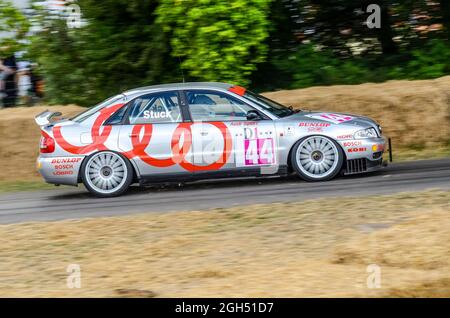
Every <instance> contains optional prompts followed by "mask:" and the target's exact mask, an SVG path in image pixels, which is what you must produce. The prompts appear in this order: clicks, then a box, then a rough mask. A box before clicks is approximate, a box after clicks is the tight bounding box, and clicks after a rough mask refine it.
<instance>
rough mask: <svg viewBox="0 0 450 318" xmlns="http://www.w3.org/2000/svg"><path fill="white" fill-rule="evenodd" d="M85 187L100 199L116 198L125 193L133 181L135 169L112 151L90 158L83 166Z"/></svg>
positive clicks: (82, 174)
mask: <svg viewBox="0 0 450 318" xmlns="http://www.w3.org/2000/svg"><path fill="white" fill-rule="evenodd" d="M81 179H82V180H83V184H84V185H85V187H86V188H87V189H88V190H89V192H91V193H92V194H94V195H95V196H98V197H114V196H118V195H121V194H122V193H124V192H125V191H126V190H127V189H128V187H129V186H130V184H131V182H132V180H133V167H132V166H131V164H130V162H129V161H128V160H127V159H126V158H124V157H122V156H121V155H120V154H118V153H115V152H112V151H104V152H98V153H95V154H93V155H91V156H89V157H88V158H87V159H86V160H85V161H84V162H83V165H82V166H81Z"/></svg>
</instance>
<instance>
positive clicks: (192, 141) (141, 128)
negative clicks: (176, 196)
mask: <svg viewBox="0 0 450 318" xmlns="http://www.w3.org/2000/svg"><path fill="white" fill-rule="evenodd" d="M191 91H194V92H195V91H200V92H212V93H214V92H219V93H220V94H226V95H227V96H230V98H232V99H233V100H234V101H236V102H237V103H238V104H240V103H243V104H245V106H243V107H245V108H246V109H247V110H248V109H254V110H256V111H257V112H258V113H259V114H263V116H264V119H261V120H217V121H216V120H213V121H204V120H202V121H195V120H192V117H191V116H190V112H191V111H193V108H192V107H191V106H192V105H191V104H190V103H189V100H188V99H187V98H186V96H187V95H186V92H191ZM161 92H174V93H176V94H177V96H178V98H179V100H178V102H179V104H180V105H179V109H180V113H179V114H178V118H176V119H174V120H173V121H174V122H164V123H149V124H146V123H144V124H130V123H125V122H124V121H122V122H121V123H119V124H105V122H106V121H107V120H108V119H109V118H110V117H111V116H112V115H113V114H115V113H116V112H118V111H119V110H120V109H121V108H122V107H125V106H126V105H130V102H133V101H134V100H136V99H137V98H140V97H142V96H148V95H151V94H153V93H161ZM244 92H245V90H244V89H242V88H240V87H238V86H233V85H230V84H225V83H182V84H166V85H158V86H150V87H144V88H139V89H134V90H130V91H127V92H124V93H122V94H119V95H117V96H114V97H113V98H110V99H108V100H106V101H105V102H103V103H102V104H100V105H98V106H96V107H94V108H93V109H91V110H89V111H88V113H87V115H86V116H85V118H83V115H81V117H80V116H79V117H78V118H76V119H75V120H71V119H63V120H59V121H54V122H51V117H52V116H53V115H54V114H52V113H50V112H45V113H42V114H39V115H38V116H37V117H36V122H37V123H38V125H40V127H41V131H42V135H43V136H46V137H49V138H51V139H53V140H54V141H55V143H54V150H53V151H52V152H49V153H45V152H44V153H41V154H40V155H39V157H38V159H37V166H38V171H39V172H40V174H41V175H42V176H43V178H44V179H45V181H46V182H48V183H53V184H65V185H77V184H78V183H80V182H81V179H80V167H81V165H82V162H83V160H85V159H86V157H88V156H89V155H91V154H93V153H96V152H99V151H106V150H109V151H113V152H117V153H120V154H122V155H123V156H124V157H126V158H128V159H129V160H130V162H131V163H132V166H133V168H134V170H135V181H138V182H140V183H145V182H148V181H150V182H152V181H155V182H156V181H169V180H182V179H185V178H186V179H189V178H210V177H224V176H235V175H242V174H244V175H246V174H256V175H258V174H260V175H270V174H286V173H288V172H289V171H290V170H291V169H290V167H291V163H290V151H291V149H292V148H293V146H294V144H296V142H297V141H299V140H301V139H302V138H304V137H306V136H313V135H318V136H326V137H329V138H331V139H332V140H334V141H336V142H337V143H338V144H339V146H340V147H341V148H342V150H343V153H344V154H345V158H344V160H345V161H344V165H343V169H344V172H345V173H347V174H352V173H361V172H368V171H373V170H376V169H379V168H380V167H381V164H382V154H383V152H384V149H385V138H384V137H383V136H382V133H381V128H380V126H379V125H378V124H377V123H376V122H374V121H373V120H371V119H369V118H366V117H361V116H356V115H352V114H337V113H327V112H311V111H300V112H293V113H292V114H290V115H288V116H285V117H280V116H277V115H275V114H274V113H273V112H271V111H269V110H267V109H266V108H265V107H262V106H261V104H260V103H257V102H255V100H252V99H250V98H249V97H247V96H246V95H245V93H244ZM180 96H181V97H180ZM129 107H131V106H129ZM202 107H203V106H202ZM367 128H373V129H374V130H375V131H376V136H372V137H369V138H362V139H359V138H355V133H356V132H358V131H361V130H364V129H367ZM251 147H253V152H254V153H253V154H252V153H250V155H249V154H248V152H250V151H251V150H249V149H250V148H251ZM262 148H264V149H262ZM262 152H264V153H263V154H262ZM249 156H250V159H249V158H247V157H249ZM252 156H253V157H252ZM248 159H249V160H248Z"/></svg>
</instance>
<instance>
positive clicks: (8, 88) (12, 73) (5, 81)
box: [0, 56, 17, 107]
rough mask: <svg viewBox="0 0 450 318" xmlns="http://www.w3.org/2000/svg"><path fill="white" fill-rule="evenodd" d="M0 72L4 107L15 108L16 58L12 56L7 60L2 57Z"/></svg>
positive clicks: (0, 59)
mask: <svg viewBox="0 0 450 318" xmlns="http://www.w3.org/2000/svg"><path fill="white" fill-rule="evenodd" d="M0 71H1V76H0V82H1V85H0V89H1V90H2V92H3V94H2V100H3V101H2V104H3V107H12V106H15V105H16V98H17V83H16V71H17V64H16V58H15V57H14V56H10V57H7V58H3V57H0Z"/></svg>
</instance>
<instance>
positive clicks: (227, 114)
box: [185, 90, 278, 174]
mask: <svg viewBox="0 0 450 318" xmlns="http://www.w3.org/2000/svg"><path fill="white" fill-rule="evenodd" d="M185 94H186V100H187V102H188V106H189V111H190V115H191V118H192V121H193V124H192V141H193V146H194V147H193V149H194V152H193V156H194V157H193V159H194V162H195V164H196V168H195V170H194V174H199V173H201V172H220V171H223V172H227V171H230V173H232V172H233V171H234V172H236V173H239V172H242V173H245V172H250V171H260V172H262V173H263V174H264V171H266V172H267V171H273V169H261V168H262V167H266V168H267V167H273V166H275V165H276V164H277V155H278V154H277V138H276V131H275V125H274V123H273V121H272V120H271V119H269V118H265V117H264V116H261V117H260V118H258V119H256V120H248V119H247V113H249V112H257V110H255V109H254V108H253V107H252V106H250V105H248V104H247V103H245V102H244V101H242V100H240V99H238V98H236V97H234V96H232V95H231V94H229V93H226V92H223V91H214V90H186V91H185ZM276 170H278V169H276ZM272 173H275V172H272Z"/></svg>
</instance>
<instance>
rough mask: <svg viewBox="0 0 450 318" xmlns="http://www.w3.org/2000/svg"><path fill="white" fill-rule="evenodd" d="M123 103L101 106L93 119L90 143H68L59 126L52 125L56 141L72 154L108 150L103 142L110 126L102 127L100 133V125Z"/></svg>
mask: <svg viewBox="0 0 450 318" xmlns="http://www.w3.org/2000/svg"><path fill="white" fill-rule="evenodd" d="M122 105H123V104H117V105H114V106H111V107H108V108H103V109H102V110H100V115H99V116H98V117H97V118H96V119H95V121H94V124H93V125H92V128H91V136H92V143H91V144H89V145H86V146H74V145H72V144H70V143H68V142H67V141H66V140H65V139H64V137H63V135H62V133H61V126H55V127H53V135H54V136H55V139H56V142H57V143H58V144H59V145H60V146H61V148H63V149H64V150H65V151H67V152H70V153H73V154H86V153H89V152H92V151H95V150H99V151H100V150H108V148H107V147H106V146H105V142H106V140H107V139H108V137H109V134H110V133H111V129H112V127H111V126H105V127H103V131H102V132H101V133H100V127H102V125H103V123H104V122H105V121H106V120H107V119H108V118H109V117H110V116H111V115H112V114H113V113H114V112H115V111H116V110H117V109H119V108H120V107H121V106H122Z"/></svg>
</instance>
